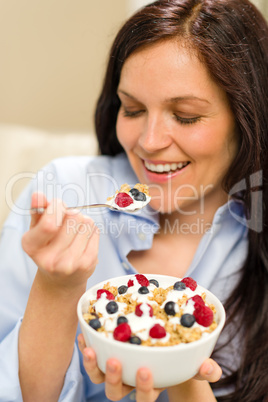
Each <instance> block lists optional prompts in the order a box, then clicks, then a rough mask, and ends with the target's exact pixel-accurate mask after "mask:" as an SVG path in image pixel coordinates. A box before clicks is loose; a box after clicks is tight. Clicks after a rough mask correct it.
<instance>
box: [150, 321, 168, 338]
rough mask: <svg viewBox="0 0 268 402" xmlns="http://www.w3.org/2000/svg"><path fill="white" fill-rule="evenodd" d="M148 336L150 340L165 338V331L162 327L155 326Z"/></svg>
mask: <svg viewBox="0 0 268 402" xmlns="http://www.w3.org/2000/svg"><path fill="white" fill-rule="evenodd" d="M149 335H150V337H151V338H157V339H160V338H164V337H165V336H166V330H165V328H164V327H162V325H160V324H155V325H154V326H153V327H152V328H151V329H150V332H149Z"/></svg>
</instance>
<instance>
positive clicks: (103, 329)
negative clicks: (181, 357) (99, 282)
mask: <svg viewBox="0 0 268 402" xmlns="http://www.w3.org/2000/svg"><path fill="white" fill-rule="evenodd" d="M185 279H187V280H186V281H185V282H186V283H189V287H187V286H180V281H178V282H176V285H175V284H174V285H175V286H174V285H172V286H168V287H166V288H164V287H161V284H160V286H159V287H156V286H155V284H153V283H151V282H149V281H148V279H147V278H146V277H145V276H144V275H142V274H137V275H133V277H131V279H130V280H128V282H127V283H122V285H121V286H119V287H117V286H112V285H111V284H110V282H107V283H105V285H104V286H103V288H102V289H105V292H104V291H101V289H98V291H97V292H99V293H98V295H99V296H100V297H99V298H97V297H92V298H91V300H90V302H89V308H88V312H87V313H86V314H84V316H83V317H84V319H85V321H86V322H87V323H89V325H91V324H90V320H91V319H92V318H97V319H98V320H99V323H98V324H99V325H98V326H97V329H96V330H97V331H98V332H100V333H101V334H102V335H103V336H105V337H107V338H110V339H116V340H117V341H118V340H119V341H120V340H121V341H124V342H128V341H129V342H130V343H132V342H131V341H130V338H133V337H135V343H136V344H141V345H143V346H172V345H178V344H180V343H184V344H185V343H190V342H194V341H196V340H198V339H201V338H202V337H205V336H208V334H209V333H211V332H212V331H214V330H215V328H216V327H217V322H216V320H215V314H216V309H215V306H214V305H212V304H208V303H206V294H205V293H204V292H203V291H202V292H201V291H200V290H199V287H198V285H197V284H196V286H195V281H194V280H193V279H192V278H185ZM182 281H183V280H182ZM182 281H181V283H183V282H182ZM147 283H148V284H149V285H148V286H144V284H147ZM194 288H196V289H195V290H194V291H193V290H192V289H194ZM176 289H177V290H176ZM97 292H96V294H97ZM111 293H112V294H113V295H114V297H115V298H114V300H112V301H111V300H109V298H107V297H108V296H107V295H110V294H111ZM109 303H110V305H109V306H108V304H109ZM111 303H112V304H113V306H112V307H113V308H114V309H111ZM115 304H116V306H115ZM115 307H116V308H115ZM111 311H112V312H111ZM114 311H115V312H114ZM119 317H120V320H119V322H118V318H119ZM122 317H124V318H123V319H122ZM122 322H123V323H124V324H126V323H127V324H128V325H125V327H120V328H118V327H119V326H120V325H122ZM93 323H94V325H96V322H95V320H94V321H93ZM124 328H126V329H127V330H125V329H124ZM129 328H130V329H129ZM94 329H95V328H94ZM115 330H116V331H115ZM118 334H119V335H118Z"/></svg>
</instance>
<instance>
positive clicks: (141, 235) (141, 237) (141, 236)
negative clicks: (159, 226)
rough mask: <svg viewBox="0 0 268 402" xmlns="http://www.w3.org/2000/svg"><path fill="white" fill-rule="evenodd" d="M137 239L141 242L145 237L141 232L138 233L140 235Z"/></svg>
mask: <svg viewBox="0 0 268 402" xmlns="http://www.w3.org/2000/svg"><path fill="white" fill-rule="evenodd" d="M138 237H139V239H140V240H142V241H144V240H146V235H145V234H144V233H142V232H140V233H139V234H138Z"/></svg>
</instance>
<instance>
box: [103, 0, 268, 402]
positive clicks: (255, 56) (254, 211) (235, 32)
mask: <svg viewBox="0 0 268 402" xmlns="http://www.w3.org/2000/svg"><path fill="white" fill-rule="evenodd" d="M177 37H180V38H183V40H185V41H186V42H187V43H189V44H190V46H192V47H193V48H194V49H196V50H197V51H198V55H199V57H200V58H201V60H202V61H203V62H204V63H205V65H206V66H207V69H208V71H209V72H210V74H211V77H212V78H213V79H214V80H215V82H217V84H218V85H219V86H220V87H221V88H223V89H224V91H225V92H226V94H227V96H228V98H229V101H230V105H231V108H232V111H233V114H234V116H235V119H236V127H237V133H238V138H239V150H238V153H237V155H236V157H235V159H234V161H233V163H232V165H231V166H230V169H229V171H228V172H227V174H226V176H225V179H224V182H223V188H224V189H225V191H226V192H227V193H229V192H230V190H231V189H232V188H233V187H234V186H235V184H236V183H239V182H241V183H242V181H243V180H245V183H246V184H247V185H244V188H243V191H240V192H239V197H240V199H242V200H243V203H244V206H245V214H246V217H247V218H248V221H249V219H250V222H251V224H250V225H248V226H249V227H248V238H249V246H248V253H247V256H246V260H245V262H244V265H243V267H241V278H240V281H239V283H238V284H237V286H236V288H235V289H234V290H233V292H232V294H230V295H229V298H228V300H227V302H226V303H225V308H226V311H227V322H226V327H228V325H229V326H231V325H233V323H234V322H235V323H237V324H236V325H237V331H239V330H240V329H241V328H243V344H242V343H241V345H240V347H241V350H240V355H241V364H240V367H239V368H238V369H237V370H236V369H232V367H227V366H226V367H225V366H224V367H222V368H223V372H224V374H225V375H224V376H223V379H221V380H220V381H219V382H218V383H216V384H214V385H213V387H214V388H217V387H226V389H230V390H231V391H230V392H229V395H225V396H222V397H219V398H218V400H219V401H233V402H240V401H241V402H253V401H264V400H265V397H267V395H268V240H267V238H268V236H267V234H268V213H267V208H268V184H267V183H268V158H267V152H268V26H267V23H266V21H265V19H264V18H263V16H262V15H261V13H260V12H259V11H258V10H257V8H256V7H255V6H254V5H252V4H251V3H250V2H249V1H248V0H159V1H156V2H154V3H152V4H149V5H148V6H146V7H144V8H142V9H141V10H139V11H138V12H137V13H136V14H134V16H133V17H131V18H130V19H129V20H128V21H127V22H126V23H125V24H124V25H123V27H122V28H121V29H120V31H119V33H118V35H117V36H116V38H115V40H114V43H113V46H112V48H111V52H110V56H109V61H108V67H107V71H106V76H105V79H104V84H103V88H102V91H101V95H100V97H99V100H98V103H97V108H96V113H95V126H96V133H97V137H98V141H99V147H100V152H101V153H102V154H105V155H116V154H118V153H120V152H124V150H123V148H122V147H121V145H120V144H119V142H118V140H117V137H116V128H115V127H116V119H117V113H118V110H119V107H120V101H119V98H118V96H117V94H116V92H117V87H118V84H119V80H120V73H121V69H122V66H123V65H124V62H125V61H126V59H127V58H128V57H129V56H130V55H131V54H132V53H133V52H134V51H136V50H137V49H139V48H141V47H144V46H150V45H151V44H154V43H156V42H158V41H161V40H164V39H172V38H177ZM258 175H259V176H258ZM253 177H255V178H256V177H259V178H261V180H255V183H254V180H252V178H253ZM236 197H238V194H236ZM258 198H259V200H261V202H258V203H257V205H258V206H259V207H258V208H255V206H256V200H257V201H258ZM253 200H254V201H253ZM256 222H257V225H256ZM215 356H216V355H215Z"/></svg>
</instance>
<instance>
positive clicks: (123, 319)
mask: <svg viewBox="0 0 268 402" xmlns="http://www.w3.org/2000/svg"><path fill="white" fill-rule="evenodd" d="M124 322H128V319H127V317H124V316H123V315H121V316H120V317H118V318H117V321H116V325H120V324H123V323H124Z"/></svg>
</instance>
